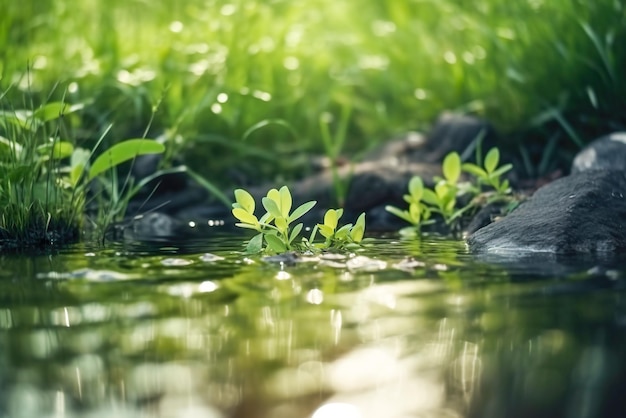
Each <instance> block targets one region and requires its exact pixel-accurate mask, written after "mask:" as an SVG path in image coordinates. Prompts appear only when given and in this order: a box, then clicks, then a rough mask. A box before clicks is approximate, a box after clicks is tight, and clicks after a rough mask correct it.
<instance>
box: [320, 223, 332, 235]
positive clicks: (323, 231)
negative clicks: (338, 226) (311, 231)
mask: <svg viewBox="0 0 626 418" xmlns="http://www.w3.org/2000/svg"><path fill="white" fill-rule="evenodd" d="M317 227H318V229H319V231H320V234H322V236H323V237H324V238H330V237H332V236H333V235H334V234H335V229H334V228H331V227H329V226H327V225H322V224H317Z"/></svg>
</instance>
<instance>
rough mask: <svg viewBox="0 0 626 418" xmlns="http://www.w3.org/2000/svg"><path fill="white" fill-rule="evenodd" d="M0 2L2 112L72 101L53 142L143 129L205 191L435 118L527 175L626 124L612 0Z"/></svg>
mask: <svg viewBox="0 0 626 418" xmlns="http://www.w3.org/2000/svg"><path fill="white" fill-rule="evenodd" d="M3 3H4V4H3V5H2V10H3V12H2V15H0V77H1V78H0V86H2V90H3V92H4V93H3V98H2V102H1V103H2V104H1V106H2V107H3V108H4V109H5V110H6V109H8V108H11V109H16V108H23V107H25V103H26V102H27V103H29V104H32V106H33V107H34V108H37V106H39V105H40V104H42V103H46V102H50V101H58V100H65V101H68V102H70V103H81V104H84V109H83V110H82V111H80V112H77V113H76V117H77V119H76V120H75V121H74V122H73V125H72V128H73V130H72V132H71V138H67V139H71V141H73V143H74V145H76V146H81V147H86V148H89V147H91V146H93V144H94V143H95V141H96V140H97V139H98V138H101V137H102V134H103V132H104V131H105V130H107V129H109V131H108V133H107V135H106V136H105V137H104V142H103V147H107V146H110V145H112V144H113V143H115V142H116V141H119V140H121V139H125V138H129V137H138V136H140V135H142V134H143V132H144V130H145V129H146V127H147V126H149V127H150V130H149V132H148V136H152V137H155V136H157V135H159V134H161V133H165V134H166V137H167V145H168V151H167V153H168V155H169V156H174V155H175V156H178V157H180V158H182V159H183V160H184V161H185V162H186V163H187V164H189V165H190V166H191V167H192V168H194V169H195V170H196V171H199V172H201V173H202V174H204V175H205V176H206V177H207V178H209V179H211V180H212V181H214V182H216V183H218V184H221V185H241V183H242V182H246V181H251V180H250V179H254V181H260V180H262V179H280V178H282V179H288V178H292V177H297V176H300V175H303V174H305V173H306V170H307V168H306V167H307V160H308V156H309V155H310V153H311V152H321V153H323V152H326V153H327V154H334V153H339V152H340V151H345V152H346V153H349V154H350V155H352V156H356V157H357V158H358V155H359V153H361V152H363V151H366V150H367V149H369V148H371V147H373V146H375V145H376V143H378V142H380V141H381V140H384V139H386V138H388V137H389V136H390V135H392V134H393V133H396V132H401V131H404V130H407V129H415V128H418V129H425V128H427V126H428V124H429V123H431V122H432V120H433V118H434V117H435V116H436V115H437V114H438V113H440V112H441V111H442V110H445V109H454V110H460V111H465V112H471V113H475V114H478V115H481V116H485V117H486V118H488V119H489V120H490V121H492V122H493V123H494V124H495V125H496V127H497V128H498V129H499V130H500V132H502V133H503V134H504V138H505V141H506V142H505V143H504V144H502V145H503V146H505V147H506V146H509V147H510V148H511V149H512V150H514V152H516V153H519V154H520V156H523V157H525V159H526V162H527V163H526V167H527V171H528V174H531V175H532V174H541V171H546V170H548V169H549V168H550V165H549V164H543V165H542V164H540V161H541V158H542V154H544V151H545V149H546V146H547V144H549V148H550V149H565V150H567V149H569V150H571V151H573V150H575V149H576V148H578V147H579V146H580V145H582V144H583V143H584V142H585V141H587V140H589V139H592V138H593V136H594V135H597V134H601V133H605V132H607V131H611V130H614V129H619V128H623V126H624V124H625V123H626V117H625V116H624V114H623V112H622V110H621V109H623V108H624V104H625V102H626V100H625V97H626V83H623V82H622V80H621V77H622V75H623V74H625V73H626V49H624V48H623V47H622V45H624V44H626V6H624V4H623V3H622V2H619V1H614V0H598V1H595V2H590V1H586V0H558V1H551V2H547V1H542V0H528V1H524V2H502V1H499V0H478V1H474V2H471V3H468V2H464V1H452V0H449V1H445V0H436V1H435V0H430V1H429V0H404V1H396V2H377V1H368V2H362V1H346V2H336V1H331V0H307V1H304V2H291V1H282V0H274V1H243V0H233V1H230V2H225V1H210V0H202V1H201V0H190V1H186V2H178V1H175V0H161V1H152V2H150V1H144V0H130V1H121V0H111V1H107V2H104V1H98V0H85V1H81V2H69V1H53V0H22V1H20V2H12V1H7V0H4V2H3ZM25 97H26V98H27V99H25ZM111 124H112V127H111V126H110V125H111ZM5 136H6V135H5ZM324 139H326V145H325V142H324ZM329 141H330V142H334V143H335V145H330V146H329V145H328V142H329ZM337 144H338V145H337ZM329 148H330V149H332V150H329ZM340 148H342V149H340ZM567 156H568V154H567V152H565V153H563V154H560V155H557V154H554V160H555V161H557V160H558V158H563V159H565V158H567ZM544 161H545V158H544Z"/></svg>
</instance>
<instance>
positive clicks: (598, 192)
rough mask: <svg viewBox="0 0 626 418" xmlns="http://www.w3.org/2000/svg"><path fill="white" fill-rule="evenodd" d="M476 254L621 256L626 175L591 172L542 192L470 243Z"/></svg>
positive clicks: (475, 235) (625, 246) (625, 223)
mask: <svg viewBox="0 0 626 418" xmlns="http://www.w3.org/2000/svg"><path fill="white" fill-rule="evenodd" d="M467 244H468V246H469V249H470V250H471V251H472V252H474V253H499V254H508V255H511V254H520V255H522V254H528V253H532V252H544V253H545V252H548V253H557V254H576V253H580V254H589V253H592V254H599V255H606V254H616V253H619V252H624V251H626V171H621V170H587V171H582V172H577V173H574V174H572V175H570V176H567V177H563V178H560V179H558V180H556V181H554V182H552V183H550V184H548V185H546V186H544V187H542V188H540V189H539V190H537V192H535V194H534V195H533V196H532V197H531V198H530V199H529V200H527V201H525V202H523V203H522V204H520V206H519V207H518V208H517V209H515V210H514V211H513V212H512V213H511V214H509V215H508V216H506V217H505V218H503V219H502V220H500V221H498V222H494V223H492V224H490V225H487V226H486V227H484V228H481V229H479V230H478V231H476V232H475V233H473V234H472V235H470V237H469V238H468V239H467Z"/></svg>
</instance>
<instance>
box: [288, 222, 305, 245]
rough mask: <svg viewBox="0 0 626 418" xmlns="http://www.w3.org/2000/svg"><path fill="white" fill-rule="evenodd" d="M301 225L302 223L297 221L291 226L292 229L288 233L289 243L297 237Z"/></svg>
mask: <svg viewBox="0 0 626 418" xmlns="http://www.w3.org/2000/svg"><path fill="white" fill-rule="evenodd" d="M303 226H304V225H302V224H301V223H299V224H298V225H296V226H294V227H293V229H292V230H291V234H290V235H289V244H291V243H292V242H293V240H294V239H296V238H297V237H298V235H299V234H300V232H301V231H302V228H303Z"/></svg>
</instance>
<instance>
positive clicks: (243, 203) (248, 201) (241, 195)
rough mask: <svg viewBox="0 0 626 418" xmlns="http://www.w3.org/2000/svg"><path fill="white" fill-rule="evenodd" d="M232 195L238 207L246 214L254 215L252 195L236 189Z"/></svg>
mask: <svg viewBox="0 0 626 418" xmlns="http://www.w3.org/2000/svg"><path fill="white" fill-rule="evenodd" d="M234 193H235V201H236V202H237V203H238V204H239V206H240V207H241V208H242V209H243V210H245V211H246V212H248V213H254V209H255V203H254V198H253V197H252V195H251V194H250V193H248V192H247V191H246V190H243V189H236V190H235V192H234Z"/></svg>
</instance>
